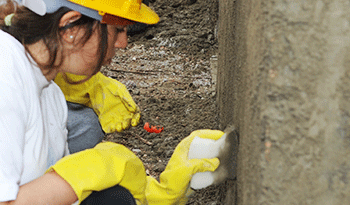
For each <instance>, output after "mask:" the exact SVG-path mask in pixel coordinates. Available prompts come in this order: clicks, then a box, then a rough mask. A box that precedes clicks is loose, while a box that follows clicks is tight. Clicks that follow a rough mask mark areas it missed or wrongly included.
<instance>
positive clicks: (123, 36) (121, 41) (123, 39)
mask: <svg viewBox="0 0 350 205" xmlns="http://www.w3.org/2000/svg"><path fill="white" fill-rule="evenodd" d="M117 35H118V36H117V41H116V42H115V44H114V47H115V48H123V49H124V48H126V46H127V45H128V35H127V32H126V29H125V31H124V32H120V33H118V34H117Z"/></svg>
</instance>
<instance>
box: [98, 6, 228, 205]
mask: <svg viewBox="0 0 350 205" xmlns="http://www.w3.org/2000/svg"><path fill="white" fill-rule="evenodd" d="M150 7H151V8H152V9H154V10H155V11H156V12H157V14H158V15H159V17H160V21H159V23H158V24H156V25H152V26H148V27H147V29H146V30H145V31H143V32H141V33H139V34H135V35H133V36H130V37H129V45H128V47H127V48H126V49H125V50H118V51H117V52H116V56H115V58H114V59H113V62H112V64H111V66H109V67H105V68H103V70H102V72H103V73H104V74H105V75H107V76H109V77H111V78H114V79H117V80H118V81H120V82H122V83H123V84H125V85H126V86H127V88H128V90H129V91H130V93H131V95H132V96H133V99H134V100H135V102H136V103H137V104H138V105H139V107H140V109H141V114H142V115H141V120H140V123H139V125H138V126H136V127H131V128H130V129H128V130H126V131H123V132H120V133H112V134H107V135H106V138H105V140H107V141H114V142H117V143H120V144H123V145H125V146H126V147H128V148H130V149H131V150H132V151H133V152H134V153H135V154H136V155H137V156H138V157H140V159H141V160H142V161H143V162H144V165H145V168H146V172H147V174H148V175H151V176H153V177H155V178H158V177H159V174H160V173H161V172H162V171H163V170H164V169H165V166H166V164H167V162H168V160H169V159H170V157H171V155H172V153H173V151H174V149H175V147H176V145H177V144H178V143H179V142H180V141H181V140H182V139H183V138H185V137H186V136H188V135H189V134H190V133H191V132H192V131H194V130H198V129H218V128H219V125H218V119H217V118H218V115H217V106H216V92H215V80H216V79H214V78H212V72H211V68H213V66H215V64H214V63H213V62H214V61H213V59H214V58H213V56H215V55H217V47H218V45H217V34H216V32H217V19H218V1H217V0H153V1H152V0H151V1H150ZM146 122H149V124H150V125H157V126H160V127H164V130H163V131H162V132H161V133H159V134H156V133H149V132H147V131H146V130H145V129H144V128H143V126H144V124H145V123H146ZM224 189H225V188H224V185H219V186H211V187H208V188H206V189H203V190H198V191H196V193H195V195H194V197H192V198H191V199H190V200H189V202H188V203H187V204H209V205H214V204H221V201H223V198H224V195H225V193H226V192H225V190H224Z"/></svg>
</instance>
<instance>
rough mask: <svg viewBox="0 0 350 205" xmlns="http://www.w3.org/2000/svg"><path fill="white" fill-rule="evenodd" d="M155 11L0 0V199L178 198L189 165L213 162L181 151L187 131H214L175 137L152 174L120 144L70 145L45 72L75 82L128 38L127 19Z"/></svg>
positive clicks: (207, 167) (125, 4)
mask: <svg viewBox="0 0 350 205" xmlns="http://www.w3.org/2000/svg"><path fill="white" fill-rule="evenodd" d="M158 21H159V17H158V16H157V14H156V13H155V12H154V11H153V10H151V9H150V8H149V7H147V6H146V5H144V4H142V3H141V0H16V1H15V0H6V1H4V0H3V1H2V2H0V28H1V30H0V133H1V134H0V205H3V204H36V205H40V204H50V205H55V204H57V205H62V204H73V203H75V202H77V201H78V203H81V204H136V203H137V204H177V203H184V202H185V201H186V199H187V198H186V196H188V194H189V193H190V191H191V190H190V189H189V181H190V180H191V177H192V175H193V174H195V173H197V172H205V171H214V170H215V169H216V168H217V167H218V164H219V161H218V159H217V158H213V159H191V160H188V159H187V153H188V149H189V144H190V143H191V141H192V139H193V138H194V137H195V136H199V137H202V138H211V139H217V138H219V137H220V136H221V135H222V132H220V131H203V132H196V133H195V134H193V135H191V136H190V137H189V138H186V140H185V141H183V142H181V143H180V144H179V145H178V147H177V148H176V150H175V152H174V154H173V156H172V158H171V159H170V161H169V164H168V166H167V168H166V170H165V171H164V172H163V173H162V175H161V177H160V180H161V182H160V183H159V182H157V181H156V180H155V179H153V178H152V177H149V176H148V177H146V172H145V169H144V167H143V164H142V162H141V160H140V159H138V158H137V156H136V155H135V154H133V153H132V152H131V151H130V150H128V149H127V148H126V147H124V146H122V145H119V144H116V143H112V142H105V143H99V144H98V145H97V146H95V147H94V148H91V149H86V148H89V147H86V148H82V149H81V151H80V150H79V151H77V152H76V153H74V154H70V152H69V149H68V144H67V132H68V131H67V115H68V114H67V104H66V99H65V96H64V95H63V93H62V91H61V89H60V88H59V87H58V86H57V85H56V84H55V82H54V81H53V80H54V79H55V78H56V76H57V75H58V74H59V73H60V74H62V75H63V78H64V79H65V80H66V81H67V82H71V83H76V84H83V83H84V82H86V81H87V80H88V79H90V78H91V77H94V76H95V75H96V74H97V73H98V71H99V70H100V67H101V66H102V65H106V64H109V63H110V62H111V59H112V57H113V56H114V54H115V49H119V48H121V49H122V48H125V47H126V46H127V30H126V27H127V26H128V25H130V24H132V23H134V22H141V23H147V24H155V23H157V22H158ZM71 74H73V75H81V76H85V77H84V78H83V79H79V80H78V81H72V79H71V78H70V76H69V75H71ZM129 100H130V99H129ZM127 101H128V100H127ZM84 149H85V150H84ZM176 176H181V177H180V178H177V177H176Z"/></svg>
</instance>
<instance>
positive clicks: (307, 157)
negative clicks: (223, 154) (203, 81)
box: [217, 0, 350, 205]
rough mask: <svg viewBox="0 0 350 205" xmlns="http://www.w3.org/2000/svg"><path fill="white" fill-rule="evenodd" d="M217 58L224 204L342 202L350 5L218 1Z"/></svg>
mask: <svg viewBox="0 0 350 205" xmlns="http://www.w3.org/2000/svg"><path fill="white" fill-rule="evenodd" d="M218 58H219V59H218V87H217V89H218V90H217V91H218V95H217V96H218V103H219V111H220V124H221V126H222V128H224V127H225V126H226V125H228V124H235V125H236V127H237V129H238V132H239V135H240V148H239V156H238V170H237V172H238V173H237V183H236V184H231V185H232V186H233V187H232V188H231V189H230V192H232V193H228V195H227V201H230V202H227V204H229V203H230V204H249V205H250V204H284V205H285V204H286V205H288V204H298V205H299V204H317V205H319V204H321V205H322V204H327V205H330V204H332V205H335V204H350V2H349V1H348V0H308V1H304V0H288V1H287V0H244V1H234V0H219V56H218ZM236 186H237V188H235V187H236ZM236 196H237V197H236Z"/></svg>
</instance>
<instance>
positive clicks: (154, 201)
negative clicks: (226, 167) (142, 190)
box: [146, 130, 224, 205]
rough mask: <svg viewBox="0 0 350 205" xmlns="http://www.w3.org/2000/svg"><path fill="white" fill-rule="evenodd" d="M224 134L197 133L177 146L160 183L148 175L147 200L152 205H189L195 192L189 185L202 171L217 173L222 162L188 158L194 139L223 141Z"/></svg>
mask: <svg viewBox="0 0 350 205" xmlns="http://www.w3.org/2000/svg"><path fill="white" fill-rule="evenodd" d="M223 134H224V133H223V132H222V131H219V130H197V131H194V132H192V133H191V134H190V136H188V137H186V138H185V139H183V140H182V141H181V142H180V143H179V144H178V145H177V147H176V149H175V151H174V153H173V155H172V156H171V158H170V161H169V163H168V165H167V166H166V168H165V170H164V171H163V172H162V173H161V175H160V177H159V180H160V182H158V181H157V180H156V179H154V178H152V177H150V176H148V177H147V187H146V198H147V202H148V204H149V205H158V204H159V205H170V204H171V205H173V204H186V202H187V201H188V198H189V196H190V195H191V194H192V193H193V191H192V190H191V189H190V188H189V183H190V181H191V178H192V176H193V175H194V174H196V173H198V172H206V171H214V170H215V169H216V168H217V167H218V166H219V163H220V162H219V159H218V158H212V159H188V151H189V147H190V145H191V142H192V140H193V138H194V137H196V136H198V137H201V138H206V139H213V140H217V139H219V138H220V137H221V136H222V135H223Z"/></svg>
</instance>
